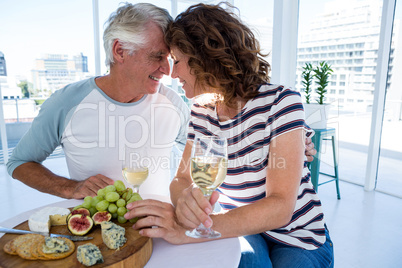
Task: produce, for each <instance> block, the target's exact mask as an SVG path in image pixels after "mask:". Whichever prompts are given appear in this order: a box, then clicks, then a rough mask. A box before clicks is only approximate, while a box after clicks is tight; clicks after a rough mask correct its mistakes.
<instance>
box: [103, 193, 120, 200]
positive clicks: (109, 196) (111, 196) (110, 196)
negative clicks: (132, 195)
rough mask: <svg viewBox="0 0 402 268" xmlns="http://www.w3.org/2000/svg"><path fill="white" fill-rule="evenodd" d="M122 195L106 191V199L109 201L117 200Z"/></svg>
mask: <svg viewBox="0 0 402 268" xmlns="http://www.w3.org/2000/svg"><path fill="white" fill-rule="evenodd" d="M119 198H120V195H119V194H118V193H116V192H109V193H106V196H105V199H106V200H107V201H109V202H116V201H117V200H119Z"/></svg>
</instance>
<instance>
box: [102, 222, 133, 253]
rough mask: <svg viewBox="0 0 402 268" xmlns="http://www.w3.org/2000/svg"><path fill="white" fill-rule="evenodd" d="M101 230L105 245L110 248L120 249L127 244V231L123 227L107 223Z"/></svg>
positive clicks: (104, 223) (103, 224)
mask: <svg viewBox="0 0 402 268" xmlns="http://www.w3.org/2000/svg"><path fill="white" fill-rule="evenodd" d="M101 228H102V240H103V243H105V245H106V246H107V247H108V248H110V249H119V248H120V247H122V246H123V245H124V244H125V243H126V241H127V238H126V237H125V234H126V229H124V228H123V227H121V226H119V225H117V224H115V223H113V222H110V221H107V222H102V223H101Z"/></svg>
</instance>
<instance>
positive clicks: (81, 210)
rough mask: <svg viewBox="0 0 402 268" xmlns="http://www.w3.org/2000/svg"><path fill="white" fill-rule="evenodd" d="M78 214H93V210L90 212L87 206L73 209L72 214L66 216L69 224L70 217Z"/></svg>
mask: <svg viewBox="0 0 402 268" xmlns="http://www.w3.org/2000/svg"><path fill="white" fill-rule="evenodd" d="M77 214H80V215H84V216H91V212H89V210H88V209H86V208H76V209H73V211H71V213H70V214H68V216H67V218H66V221H67V224H68V220H69V219H70V217H71V216H73V215H77Z"/></svg>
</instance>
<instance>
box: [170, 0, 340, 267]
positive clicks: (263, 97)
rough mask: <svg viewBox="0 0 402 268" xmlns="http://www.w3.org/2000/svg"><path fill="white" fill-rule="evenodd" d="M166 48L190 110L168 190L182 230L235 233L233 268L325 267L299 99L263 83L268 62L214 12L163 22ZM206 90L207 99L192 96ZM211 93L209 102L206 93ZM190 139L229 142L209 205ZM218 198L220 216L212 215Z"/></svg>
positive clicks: (326, 246) (328, 253)
mask: <svg viewBox="0 0 402 268" xmlns="http://www.w3.org/2000/svg"><path fill="white" fill-rule="evenodd" d="M165 39H166V43H167V45H168V46H169V47H170V48H171V55H172V57H173V59H174V66H173V72H172V77H173V78H178V79H179V80H180V82H181V83H182V84H183V89H184V91H185V93H186V96H187V97H188V98H194V97H197V98H196V102H195V104H194V105H193V107H192V111H191V121H190V124H189V131H188V141H187V145H186V148H185V150H184V153H183V158H182V161H181V164H180V166H179V170H178V172H177V175H176V177H175V179H174V180H173V181H172V183H171V186H170V190H171V198H172V202H173V204H174V205H175V208H176V209H175V212H176V216H177V219H178V220H179V222H180V224H181V225H182V226H184V227H185V228H187V229H192V228H195V227H197V226H198V225H199V224H200V223H203V224H204V225H205V226H207V227H210V226H212V224H213V229H214V230H216V231H218V232H220V233H221V234H222V238H225V237H236V236H239V237H241V236H243V237H244V238H245V239H246V240H247V242H248V243H249V244H250V246H251V247H252V248H253V249H252V250H249V251H244V252H242V259H241V263H240V267H271V265H272V266H273V267H332V266H333V248H332V242H331V240H330V237H329V234H328V230H327V229H326V227H325V222H324V217H323V213H322V209H321V203H320V200H319V198H318V196H317V195H316V193H315V191H314V189H313V185H312V184H311V181H310V173H309V170H308V169H307V167H306V164H305V162H304V150H305V148H304V139H305V136H306V135H310V134H311V132H312V131H311V130H310V129H309V128H308V127H307V126H306V124H305V122H304V112H303V106H302V103H301V98H300V95H299V94H298V93H297V92H294V91H292V90H290V89H289V88H286V87H284V86H280V85H271V84H269V77H268V72H269V70H270V66H269V64H268V63H267V62H266V61H265V60H264V59H263V58H262V54H261V52H260V48H259V43H258V41H257V40H256V39H255V37H254V35H253V33H252V32H251V30H250V29H249V28H248V27H247V26H246V25H244V24H243V23H242V22H241V21H240V19H239V18H238V17H237V16H236V15H235V14H233V13H231V12H229V11H228V10H225V9H224V8H222V7H221V6H220V5H217V6H215V5H204V4H198V5H195V6H192V7H190V8H189V9H188V10H187V11H185V12H183V13H181V14H180V15H179V16H178V17H177V18H176V20H175V21H174V22H173V23H172V24H171V25H170V27H169V29H168V31H167V34H166V37H165ZM205 93H211V94H212V95H213V96H214V98H210V99H209V100H208V101H206V100H205V99H204V100H201V99H200V98H198V97H199V96H200V95H203V94H204V95H203V96H205ZM211 94H209V95H208V96H211ZM195 135H218V136H224V137H226V138H227V139H228V152H229V161H228V175H227V177H226V179H225V181H224V183H223V184H222V185H221V187H219V189H218V191H219V194H218V193H217V192H215V193H214V194H213V196H212V197H211V200H210V202H208V201H207V199H205V198H204V197H203V195H202V193H201V191H200V190H199V189H198V188H196V187H194V186H193V184H192V180H191V177H190V172H189V166H190V165H189V160H190V154H191V144H192V140H193V139H194V137H195ZM218 196H219V200H218V201H219V203H220V204H221V206H222V208H223V211H222V212H221V213H219V214H213V215H210V213H211V212H212V205H211V204H214V202H216V200H217V199H218Z"/></svg>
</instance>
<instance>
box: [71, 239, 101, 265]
mask: <svg viewBox="0 0 402 268" xmlns="http://www.w3.org/2000/svg"><path fill="white" fill-rule="evenodd" d="M77 259H78V261H79V262H80V263H82V264H84V265H85V266H92V265H95V264H98V263H103V256H102V253H101V251H100V250H99V248H98V247H97V246H96V245H94V244H92V243H88V244H85V245H81V246H78V248H77Z"/></svg>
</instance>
